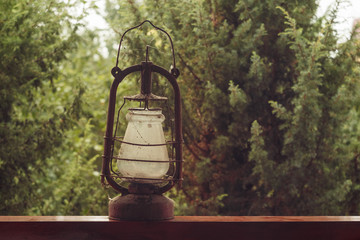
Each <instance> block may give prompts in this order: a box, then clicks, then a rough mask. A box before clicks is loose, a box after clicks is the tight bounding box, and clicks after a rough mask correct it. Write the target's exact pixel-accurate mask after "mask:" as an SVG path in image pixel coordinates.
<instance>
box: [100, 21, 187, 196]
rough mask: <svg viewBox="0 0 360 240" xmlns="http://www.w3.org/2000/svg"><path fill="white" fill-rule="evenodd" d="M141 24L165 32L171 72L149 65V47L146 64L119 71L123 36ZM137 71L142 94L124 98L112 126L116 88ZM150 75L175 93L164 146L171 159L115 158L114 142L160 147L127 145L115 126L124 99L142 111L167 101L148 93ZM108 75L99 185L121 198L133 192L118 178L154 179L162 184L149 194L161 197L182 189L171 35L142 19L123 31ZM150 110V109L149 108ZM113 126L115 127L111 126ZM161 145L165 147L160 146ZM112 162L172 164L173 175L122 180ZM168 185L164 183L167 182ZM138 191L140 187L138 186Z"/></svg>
mask: <svg viewBox="0 0 360 240" xmlns="http://www.w3.org/2000/svg"><path fill="white" fill-rule="evenodd" d="M144 23H149V24H150V25H151V26H152V27H154V28H155V29H157V30H159V31H161V32H163V33H165V34H166V35H167V37H168V39H169V40H170V44H171V50H172V58H173V65H172V67H171V69H170V71H167V70H165V69H164V68H162V67H160V66H157V65H155V64H153V63H152V62H150V61H148V48H147V49H146V61H144V62H142V63H141V64H139V65H134V66H131V67H128V68H126V69H124V70H121V69H120V68H119V67H118V63H119V55H120V49H121V44H122V41H123V39H124V37H125V35H126V34H127V33H128V32H129V31H131V30H133V29H136V28H139V27H141V26H142V25H143V24H144ZM136 72H140V73H141V93H140V94H137V95H134V96H125V97H124V103H123V104H122V105H121V107H120V109H119V110H118V114H117V120H116V123H115V113H116V110H115V108H116V93H117V89H118V87H119V84H120V83H121V82H122V81H123V80H124V79H125V78H126V77H127V76H129V75H130V74H132V73H136ZM152 73H157V74H160V75H161V76H163V77H165V78H166V79H167V80H168V82H169V83H170V84H171V86H172V88H173V94H174V120H175V122H174V136H173V139H172V140H171V141H167V142H166V143H165V144H170V145H171V147H172V149H173V151H174V153H175V154H174V159H169V161H152V160H142V159H120V158H119V157H116V156H114V146H115V142H120V143H121V144H132V145H138V146H144V147H147V146H149V147H151V146H159V144H136V143H129V142H125V141H123V140H122V137H119V136H116V134H117V127H118V122H119V113H120V111H121V110H122V108H123V106H124V105H125V103H126V101H127V100H130V101H139V102H144V103H145V108H147V107H148V103H149V102H150V101H161V100H166V99H167V98H164V97H159V96H156V95H154V94H152V92H151V88H152ZM111 74H112V75H113V76H114V81H113V83H112V85H111V89H110V96H109V105H108V115H107V125H106V133H105V137H104V139H105V141H104V154H103V162H102V175H101V182H102V184H103V185H107V184H108V185H110V186H111V187H112V188H114V189H115V190H116V191H117V192H119V193H121V194H122V195H127V194H129V193H132V192H133V191H132V190H131V189H129V188H127V187H124V186H121V185H120V184H119V183H118V182H117V181H116V179H119V178H120V179H121V180H123V181H126V180H133V181H134V180H135V181H136V180H140V181H143V180H157V181H163V182H164V184H163V185H161V186H158V187H155V188H153V189H152V190H151V191H152V192H151V193H154V194H162V193H164V192H166V191H168V190H170V189H171V188H172V187H173V186H174V185H175V184H176V183H178V184H179V186H181V181H182V177H183V174H182V162H183V160H182V142H183V138H182V118H181V96H180V89H179V85H178V83H177V81H176V79H177V78H178V76H179V75H180V72H179V70H178V69H177V68H176V62H175V52H174V46H173V42H172V39H171V37H170V35H169V34H168V33H167V32H166V31H165V30H163V29H161V28H159V27H157V26H155V25H154V24H152V23H151V22H150V21H148V20H145V21H143V22H142V23H141V24H139V25H137V26H135V27H133V28H130V29H128V30H126V31H125V32H124V34H123V35H122V37H121V40H120V43H119V48H118V53H117V58H116V65H115V67H114V68H113V69H112V70H111ZM150 110H151V109H150ZM114 123H115V124H114ZM114 125H115V131H114ZM161 145H164V144H161ZM113 159H116V160H121V161H139V162H152V163H154V162H155V163H156V162H159V164H163V163H164V162H165V163H166V162H169V164H170V163H175V172H174V174H173V176H171V177H170V178H168V179H151V178H136V177H124V176H120V175H118V174H117V173H116V172H114V171H113V169H112V161H113ZM166 182H167V183H166ZM140 188H141V187H140ZM137 191H140V192H141V190H137Z"/></svg>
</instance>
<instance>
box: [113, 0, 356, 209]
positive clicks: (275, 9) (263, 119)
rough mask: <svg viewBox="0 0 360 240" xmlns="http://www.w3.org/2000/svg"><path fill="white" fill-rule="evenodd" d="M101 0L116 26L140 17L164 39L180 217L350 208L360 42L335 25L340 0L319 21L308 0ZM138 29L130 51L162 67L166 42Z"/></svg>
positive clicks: (121, 28) (353, 192) (127, 24)
mask: <svg viewBox="0 0 360 240" xmlns="http://www.w3.org/2000/svg"><path fill="white" fill-rule="evenodd" d="M107 2H108V8H107V11H108V21H109V22H110V24H111V26H112V27H113V29H115V30H116V31H118V32H123V31H124V30H126V29H127V28H128V27H130V26H134V25H136V24H138V23H139V22H141V21H142V20H144V19H149V20H152V21H153V22H154V23H155V24H156V25H159V26H162V27H164V28H165V29H166V30H167V31H169V32H170V34H171V35H172V36H173V39H174V45H175V51H176V53H177V55H176V57H177V60H178V61H179V63H180V68H181V70H182V73H181V77H180V78H179V81H180V85H181V86H182V97H183V103H184V115H185V116H184V128H185V129H184V134H185V151H186V164H185V172H186V173H185V182H184V188H183V190H182V191H181V192H180V196H179V195H174V196H178V202H179V206H178V207H179V209H180V211H182V212H181V213H182V214H225V215H299V214H302V215H325V214H358V212H357V211H358V207H357V205H358V204H356V203H354V198H356V196H358V195H357V194H358V192H357V190H355V189H358V186H359V185H358V184H359V183H358V182H359V181H358V178H356V175H354V173H355V172H358V170H354V168H355V169H358V167H357V164H358V163H357V161H358V156H359V155H358V149H357V148H354V146H355V145H356V143H357V140H356V138H357V137H358V131H357V124H356V123H355V122H357V121H358V120H357V119H358V111H357V109H358V107H357V106H358V99H359V94H358V91H357V90H358V87H359V82H358V79H359V78H358V77H359V75H358V74H359V66H358V63H357V62H356V61H355V59H356V56H358V53H359V48H358V45H356V41H355V36H354V35H352V36H351V37H350V38H349V39H347V40H346V41H345V42H343V43H341V42H340V41H339V36H338V34H337V32H336V31H335V30H334V23H335V22H336V14H337V11H338V9H339V7H341V3H340V2H337V3H336V4H335V5H334V6H333V9H332V11H330V12H329V13H328V14H327V15H326V16H324V17H321V18H316V16H315V13H316V9H317V2H316V1H315V0H306V1H292V0H291V1H285V0H284V1H272V0H269V1H256V0H241V1H235V0H232V1H222V0H217V1H205V0H204V1H195V0H194V1H191V0H189V1H162V0H157V1H141V2H134V1H127V2H123V1H107ZM109 6H112V7H111V8H110V7H109ZM113 6H116V7H113ZM139 33H142V34H143V35H145V36H147V37H143V38H142V39H140V40H139V39H138V40H136V41H134V42H132V43H129V45H128V46H129V48H131V47H132V48H141V45H140V46H139V44H149V45H150V46H153V48H154V49H157V52H156V50H154V52H155V54H156V57H155V59H156V60H157V61H158V63H159V64H160V65H161V64H163V65H164V64H165V63H166V60H167V59H169V56H168V55H167V54H166V53H167V52H168V49H169V46H168V45H166V41H157V40H153V39H155V37H153V38H151V37H150V38H149V36H152V35H151V33H149V32H148V30H147V29H146V27H144V28H143V29H142V30H141V31H140V32H139ZM138 35H141V34H138ZM138 38H140V37H138ZM126 57H127V59H128V60H129V61H130V62H131V61H135V60H136V59H134V55H131V53H129V54H128V55H127V56H126ZM350 129H353V130H354V129H355V131H353V130H350ZM350 132H351V134H350ZM349 196H351V197H350V198H351V199H352V200H349ZM349 202H352V204H353V205H351V206H352V207H351V206H350V205H349V204H350V203H349ZM354 204H355V205H354ZM348 209H352V212H350V210H348Z"/></svg>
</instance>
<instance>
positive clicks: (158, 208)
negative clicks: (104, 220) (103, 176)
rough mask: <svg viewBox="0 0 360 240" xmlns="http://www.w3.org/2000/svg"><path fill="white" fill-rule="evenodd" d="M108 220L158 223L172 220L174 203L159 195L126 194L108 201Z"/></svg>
mask: <svg viewBox="0 0 360 240" xmlns="http://www.w3.org/2000/svg"><path fill="white" fill-rule="evenodd" d="M109 218H110V219H116V220H132V221H159V220H168V219H172V218H174V201H173V200H171V199H170V198H167V197H165V196H162V195H159V194H148V195H143V194H127V195H125V196H117V197H115V198H113V199H110V201H109Z"/></svg>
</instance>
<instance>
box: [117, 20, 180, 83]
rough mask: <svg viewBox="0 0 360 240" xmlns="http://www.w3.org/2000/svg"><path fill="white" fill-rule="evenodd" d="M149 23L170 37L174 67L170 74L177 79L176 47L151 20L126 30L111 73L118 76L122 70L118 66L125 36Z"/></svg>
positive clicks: (178, 72)
mask: <svg viewBox="0 0 360 240" xmlns="http://www.w3.org/2000/svg"><path fill="white" fill-rule="evenodd" d="M146 22H147V23H149V24H150V25H151V26H152V27H154V28H155V29H157V30H159V31H161V32H163V33H165V34H166V36H168V38H169V40H170V44H171V52H172V56H173V65H172V67H171V69H170V73H171V74H172V75H173V76H174V77H175V78H177V77H178V76H179V75H180V71H179V69H177V68H176V61H175V51H174V45H173V41H172V39H171V37H170V35H169V34H168V33H167V32H166V31H165V30H164V29H162V28H159V27H157V26H155V25H154V24H153V23H152V22H150V21H149V20H145V21H143V22H142V23H140V24H139V25H137V26H135V27H132V28H129V29H128V30H126V31H125V32H124V33H123V35H122V36H121V39H120V43H119V49H118V53H117V57H116V65H115V67H114V68H113V69H112V70H111V73H112V74H113V75H114V76H115V75H117V73H119V72H120V71H121V70H120V68H119V67H118V64H119V55H120V49H121V43H122V41H123V39H124V37H125V34H126V33H128V32H130V31H131V30H134V29H136V28H139V27H141V26H142V25H143V24H144V23H146Z"/></svg>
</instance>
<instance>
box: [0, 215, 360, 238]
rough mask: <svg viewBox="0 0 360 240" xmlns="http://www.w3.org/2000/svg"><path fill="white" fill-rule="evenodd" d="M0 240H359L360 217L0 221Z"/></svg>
mask: <svg viewBox="0 0 360 240" xmlns="http://www.w3.org/2000/svg"><path fill="white" fill-rule="evenodd" d="M0 239H1V240H18V239H21V240H22V239H24V240H25V239H27V240H32V239H36V240H49V239H51V240H92V239H94V240H95V239H96V240H99V239H169V240H177V239H181V240H191V239H206V240H209V239H217V240H225V239H287V240H294V239H295V240H296V239H302V240H310V239H326V240H332V239H339V240H348V239H349V240H350V239H360V217H270V216H269V217H230V216H227V217H202V216H177V217H175V219H173V220H170V221H157V222H137V221H111V220H109V219H108V218H107V217H106V216H42V217H40V216H0Z"/></svg>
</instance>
